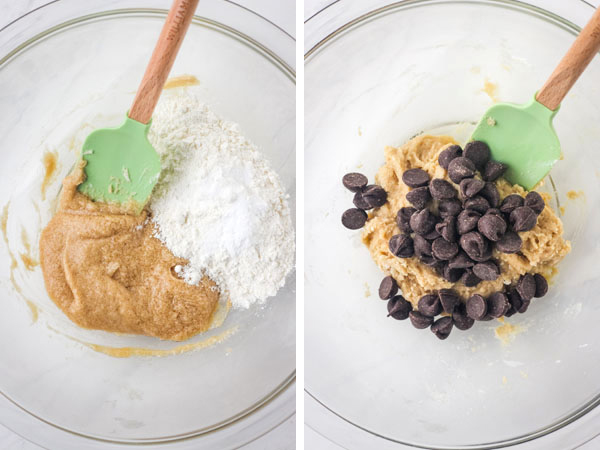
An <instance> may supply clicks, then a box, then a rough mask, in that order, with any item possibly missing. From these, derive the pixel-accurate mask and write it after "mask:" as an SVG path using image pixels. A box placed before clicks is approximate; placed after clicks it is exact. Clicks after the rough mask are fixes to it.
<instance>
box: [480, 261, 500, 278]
mask: <svg viewBox="0 0 600 450" xmlns="http://www.w3.org/2000/svg"><path fill="white" fill-rule="evenodd" d="M473 273H474V274H475V275H477V276H478V277H479V278H481V279H482V280H484V281H494V280H496V279H498V277H499V276H500V269H499V268H498V265H497V264H496V263H495V262H494V261H484V262H480V263H477V264H475V265H474V266H473Z"/></svg>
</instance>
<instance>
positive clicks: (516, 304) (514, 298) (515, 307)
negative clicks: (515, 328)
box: [504, 289, 523, 317]
mask: <svg viewBox="0 0 600 450" xmlns="http://www.w3.org/2000/svg"><path fill="white" fill-rule="evenodd" d="M506 296H507V297H508V302H509V303H510V308H509V310H508V311H507V312H506V313H505V314H504V315H505V316H506V317H510V316H512V315H513V314H515V313H516V312H518V311H519V309H521V307H522V306H523V300H522V299H521V296H520V295H519V293H518V292H517V291H516V290H515V289H510V290H509V291H508V292H507V293H506Z"/></svg>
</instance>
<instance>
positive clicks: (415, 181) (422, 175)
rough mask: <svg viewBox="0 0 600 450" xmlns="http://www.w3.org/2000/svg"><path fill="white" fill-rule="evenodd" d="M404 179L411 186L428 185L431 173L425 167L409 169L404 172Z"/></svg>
mask: <svg viewBox="0 0 600 450" xmlns="http://www.w3.org/2000/svg"><path fill="white" fill-rule="evenodd" d="M402 181H403V182H404V184H406V185H407V186H408V187H411V188H418V187H421V186H427V185H428V184H429V174H428V173H427V172H425V171H424V170H423V169H408V170H407V171H405V172H404V173H403V174H402Z"/></svg>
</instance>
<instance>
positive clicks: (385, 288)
mask: <svg viewBox="0 0 600 450" xmlns="http://www.w3.org/2000/svg"><path fill="white" fill-rule="evenodd" d="M397 293H398V284H397V283H396V280H394V277H392V276H391V275H388V276H387V277H385V278H384V279H383V280H381V284H380V285H379V298H380V299H381V300H389V299H390V298H392V297H393V296H394V295H396V294H397Z"/></svg>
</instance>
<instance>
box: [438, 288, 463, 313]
mask: <svg viewBox="0 0 600 450" xmlns="http://www.w3.org/2000/svg"><path fill="white" fill-rule="evenodd" d="M438 296H439V297H440V303H441V304H442V309H443V310H444V312H445V313H448V314H452V313H453V312H454V308H456V305H458V304H459V303H460V297H459V296H458V294H457V293H456V291H454V290H452V289H440V290H439V291H438Z"/></svg>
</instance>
